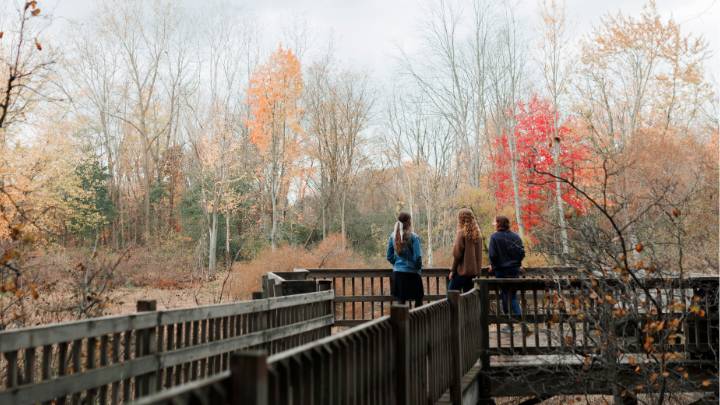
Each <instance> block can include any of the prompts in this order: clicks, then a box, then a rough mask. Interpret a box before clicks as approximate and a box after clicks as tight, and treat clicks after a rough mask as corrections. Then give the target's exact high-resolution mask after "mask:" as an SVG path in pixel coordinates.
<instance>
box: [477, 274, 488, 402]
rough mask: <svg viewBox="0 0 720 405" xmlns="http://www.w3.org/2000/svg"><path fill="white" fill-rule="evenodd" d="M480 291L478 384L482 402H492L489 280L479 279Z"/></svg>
mask: <svg viewBox="0 0 720 405" xmlns="http://www.w3.org/2000/svg"><path fill="white" fill-rule="evenodd" d="M478 286H479V288H478V289H479V291H480V325H481V326H480V330H479V331H478V332H479V334H480V350H479V352H478V358H479V360H480V373H479V374H478V384H479V387H480V393H479V397H480V401H479V403H481V404H489V403H490V401H491V400H490V393H491V386H490V384H491V383H490V378H489V373H490V353H489V349H490V328H489V326H490V324H489V323H488V315H489V313H490V286H489V283H488V282H487V280H480V281H478Z"/></svg>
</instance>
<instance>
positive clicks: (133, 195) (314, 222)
mask: <svg viewBox="0 0 720 405" xmlns="http://www.w3.org/2000/svg"><path fill="white" fill-rule="evenodd" d="M43 3H44V2H42V1H27V2H25V1H14V2H6V3H5V4H3V6H2V7H3V9H2V10H1V13H2V14H0V16H1V18H0V61H2V66H0V253H2V254H1V255H0V257H1V259H0V286H1V287H0V328H7V327H17V326H23V325H28V324H32V323H40V322H48V321H52V320H60V319H68V318H77V317H87V316H96V315H99V314H103V313H111V312H118V311H123V310H126V309H127V308H126V307H124V306H123V305H122V304H123V303H125V302H130V301H131V299H130V298H131V297H133V296H142V297H158V298H159V299H160V300H161V303H160V304H161V305H164V306H176V305H181V306H182V305H184V306H187V305H191V304H194V303H203V302H219V301H223V300H231V299H245V298H248V296H249V293H250V292H251V291H254V290H257V286H258V283H259V277H260V275H261V274H262V273H264V272H266V271H271V270H276V271H283V270H290V269H292V268H302V267H387V264H386V262H385V261H384V254H385V247H386V245H387V238H388V236H389V234H390V231H391V229H392V226H393V223H394V220H395V215H396V214H397V212H399V211H400V210H405V211H408V212H410V213H411V214H412V216H413V226H414V231H415V232H416V233H418V234H419V235H420V237H421V239H422V243H423V245H422V247H423V250H424V262H425V263H426V265H427V266H447V265H449V263H450V258H449V253H450V247H451V245H452V242H453V239H454V236H455V228H456V221H457V220H456V213H457V210H458V209H459V208H462V207H469V208H471V209H473V211H474V212H475V214H476V216H477V218H478V220H479V222H480V225H481V230H482V233H483V236H484V237H488V236H489V235H490V233H491V232H492V230H493V229H492V225H491V222H492V219H493V218H494V216H495V215H497V214H505V215H507V216H509V217H511V218H513V221H512V222H513V226H514V229H515V230H516V231H517V232H519V233H520V234H521V235H522V236H523V238H524V239H525V241H526V243H527V245H528V248H529V252H530V254H529V258H528V260H527V262H526V264H527V265H550V264H552V265H574V266H578V267H583V268H595V267H597V269H599V270H600V271H612V270H613V269H619V270H618V271H619V272H620V271H623V269H626V270H627V269H628V268H633V269H634V270H638V271H643V272H658V271H665V272H668V273H677V272H680V273H681V274H682V273H688V272H699V273H717V269H718V182H719V178H718V136H719V130H718V128H719V122H718V92H717V89H718V86H717V83H716V81H715V79H716V78H714V77H713V76H712V75H711V74H710V72H711V68H712V67H711V66H710V68H709V67H708V64H710V63H711V62H712V61H713V60H716V59H714V58H713V56H712V55H713V54H712V50H711V49H710V45H709V43H708V42H707V41H706V40H705V39H704V38H703V37H702V36H701V35H697V34H694V33H692V32H688V31H687V30H685V29H682V28H681V26H680V25H679V24H678V23H677V22H676V21H674V20H673V19H668V18H665V17H662V16H661V15H660V13H659V12H658V10H657V8H656V6H655V4H654V3H653V2H648V3H646V4H645V5H644V7H643V8H642V11H641V12H640V13H638V14H637V15H625V14H622V13H620V12H618V13H612V14H607V15H604V16H598V18H597V20H596V21H595V24H594V25H593V26H592V27H587V28H586V29H585V30H584V32H583V33H582V34H581V35H578V34H577V33H576V32H575V31H577V30H572V32H571V30H570V29H569V28H568V27H569V26H571V25H572V21H568V19H567V17H566V10H565V5H564V4H563V3H562V2H555V1H551V0H547V1H541V2H540V3H539V7H538V10H539V16H537V17H538V18H537V19H536V20H537V21H539V24H536V25H532V26H528V24H526V22H525V21H522V20H520V19H518V18H517V15H516V8H517V5H512V4H510V3H497V2H491V1H480V0H479V1H474V2H453V1H439V2H435V1H432V2H421V4H420V3H419V6H422V9H423V12H422V13H421V15H422V16H423V19H422V20H421V21H418V22H417V23H418V27H419V28H418V30H417V32H416V37H415V38H414V40H415V41H416V43H417V44H418V46H417V47H414V49H413V50H412V51H409V50H407V49H403V48H402V47H398V49H397V52H396V54H395V55H394V57H393V58H391V59H389V60H388V61H387V63H388V64H391V65H392V69H390V71H391V72H392V73H391V74H390V80H389V84H388V81H387V80H380V79H378V78H376V77H374V76H373V73H372V72H369V71H368V70H367V69H364V68H362V67H358V66H355V65H353V64H352V63H349V62H348V61H345V60H343V59H342V58H340V57H339V56H338V52H337V49H338V48H341V47H342V46H343V44H342V42H339V41H338V42H336V41H334V40H333V38H318V37H317V36H315V35H314V32H313V27H311V26H310V25H309V24H307V22H305V21H303V20H302V18H301V17H298V18H296V19H295V20H293V21H291V22H289V23H288V24H286V26H285V27H284V28H283V30H282V32H283V34H282V37H281V38H275V37H272V38H268V37H267V36H265V37H263V34H262V30H261V29H260V28H261V27H258V22H257V20H255V19H254V18H253V17H252V15H250V14H248V15H245V14H243V12H242V10H241V9H237V8H234V7H230V6H227V5H225V4H224V3H216V4H213V5H212V6H208V7H207V8H206V9H204V10H202V16H203V17H202V19H198V13H197V10H195V9H190V8H184V7H183V6H182V5H178V4H176V2H152V3H150V2H140V1H107V2H97V3H95V2H93V3H92V6H91V7H90V11H89V12H87V13H86V14H87V17H83V18H82V19H79V20H77V21H75V20H72V21H68V20H66V19H64V18H63V19H57V18H54V16H53V15H52V12H51V11H49V10H47V9H46V7H45V6H44V4H43ZM629 252H632V260H630V259H631V257H630V253H629ZM630 261H631V262H632V263H629V262H630Z"/></svg>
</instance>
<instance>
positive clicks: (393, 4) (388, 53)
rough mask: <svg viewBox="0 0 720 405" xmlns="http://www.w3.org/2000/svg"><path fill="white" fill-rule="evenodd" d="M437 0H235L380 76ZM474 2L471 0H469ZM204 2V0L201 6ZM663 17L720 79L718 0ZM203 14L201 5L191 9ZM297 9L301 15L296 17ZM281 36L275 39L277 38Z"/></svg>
mask: <svg viewBox="0 0 720 405" xmlns="http://www.w3.org/2000/svg"><path fill="white" fill-rule="evenodd" d="M95 1H96V0H45V1H43V2H42V3H44V7H45V8H46V10H49V11H51V12H52V13H53V15H55V16H56V17H58V18H59V19H60V20H63V19H66V18H67V19H79V20H82V19H83V18H85V17H87V16H88V14H89V11H88V10H89V9H91V8H92V6H93V4H95ZM429 1H432V0H254V1H249V0H235V1H226V2H224V3H227V4H231V5H232V6H233V7H232V8H233V9H234V10H233V12H237V13H239V14H241V13H242V14H246V15H251V16H252V18H254V19H256V21H257V23H258V26H259V27H261V29H262V33H263V37H264V38H265V40H266V41H278V40H279V39H280V38H281V37H282V32H283V29H287V27H288V25H289V24H290V21H293V20H304V21H305V22H306V24H307V25H308V28H309V31H310V34H311V35H312V38H311V42H310V45H311V49H310V50H308V52H309V53H312V52H313V51H316V50H318V49H321V48H322V49H324V48H325V47H326V46H327V43H328V41H329V38H333V42H334V44H335V47H334V48H335V50H336V54H337V57H338V58H339V59H341V60H342V61H343V62H345V63H347V64H350V65H352V66H354V67H359V68H362V69H365V70H367V71H368V72H369V73H370V75H371V77H373V78H375V79H376V80H381V81H384V80H388V78H389V77H390V74H391V73H392V70H393V69H394V68H395V66H396V63H395V61H394V58H395V57H396V56H397V55H398V48H402V49H405V50H407V51H410V52H413V50H415V49H416V48H417V46H418V36H419V35H418V33H419V31H420V30H421V29H422V27H421V23H422V21H423V18H424V11H423V7H426V6H427V4H428V2H429ZM198 3H202V4H203V5H204V4H207V3H206V2H198V1H197V0H176V1H173V2H171V4H182V5H183V6H185V7H188V8H192V7H198ZM468 4H469V2H468ZM511 4H513V5H514V7H513V8H514V10H515V11H516V14H517V16H518V19H519V21H520V22H521V23H522V24H523V25H524V26H525V27H527V30H528V31H527V32H528V33H529V34H528V35H531V34H532V33H533V31H532V30H534V29H536V28H537V27H538V25H539V20H538V1H537V0H512V1H511ZM643 4H645V1H643V0H603V1H592V0H567V2H566V6H567V8H566V9H567V15H568V23H569V25H570V27H569V28H570V32H571V34H572V35H573V36H585V35H587V34H588V33H589V32H590V31H591V28H592V27H593V26H596V25H597V24H599V21H600V17H601V16H603V15H605V14H607V13H616V12H617V11H622V12H623V13H624V14H626V15H638V14H639V12H640V10H641V9H642V6H643ZM201 7H202V6H201ZM657 7H658V10H659V11H660V13H661V14H662V15H663V16H664V17H670V16H672V17H673V18H674V19H675V21H677V22H678V23H680V25H681V27H682V29H683V31H684V32H693V33H696V34H702V35H704V36H705V38H706V39H707V40H708V42H709V43H710V48H711V51H712V52H713V57H712V59H711V61H710V62H709V63H708V69H709V70H710V71H712V72H713V76H714V77H715V79H716V80H715V82H716V83H717V81H718V80H717V79H720V57H718V55H717V52H718V50H719V49H720V30H719V28H718V27H720V0H657ZM193 12H194V13H195V14H197V15H198V17H201V16H202V9H200V8H198V9H197V11H193ZM298 17H300V18H299V19H298ZM275 38H277V39H275Z"/></svg>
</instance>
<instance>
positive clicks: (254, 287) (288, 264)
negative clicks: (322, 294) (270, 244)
mask: <svg viewBox="0 0 720 405" xmlns="http://www.w3.org/2000/svg"><path fill="white" fill-rule="evenodd" d="M332 267H357V268H365V267H368V265H367V263H366V261H365V260H363V258H362V257H361V256H360V255H358V254H356V253H354V252H353V251H352V250H350V249H344V248H343V247H342V239H341V238H340V236H339V235H332V236H329V237H328V238H326V239H325V240H324V241H322V242H320V244H319V245H318V246H316V247H315V248H313V249H311V250H307V249H304V248H303V247H299V246H288V245H284V246H280V247H278V248H277V249H275V250H272V249H270V248H266V249H265V250H263V251H261V252H260V254H258V256H257V257H256V258H255V259H253V260H252V261H250V262H246V263H238V264H235V265H234V266H233V269H232V273H231V274H230V278H229V280H228V288H227V290H228V292H227V297H228V298H229V299H231V300H242V299H249V298H250V297H251V296H252V292H253V291H260V290H261V285H260V283H261V281H260V280H261V277H262V276H263V274H265V273H267V272H269V271H293V269H297V268H332Z"/></svg>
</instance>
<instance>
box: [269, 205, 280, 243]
mask: <svg viewBox="0 0 720 405" xmlns="http://www.w3.org/2000/svg"><path fill="white" fill-rule="evenodd" d="M270 200H271V201H270V204H271V205H272V218H271V221H272V225H271V227H270V246H271V248H272V250H275V249H276V248H277V242H276V241H275V238H276V236H277V221H278V219H277V215H278V213H277V197H276V196H275V192H274V191H273V196H272V198H271V199H270Z"/></svg>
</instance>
